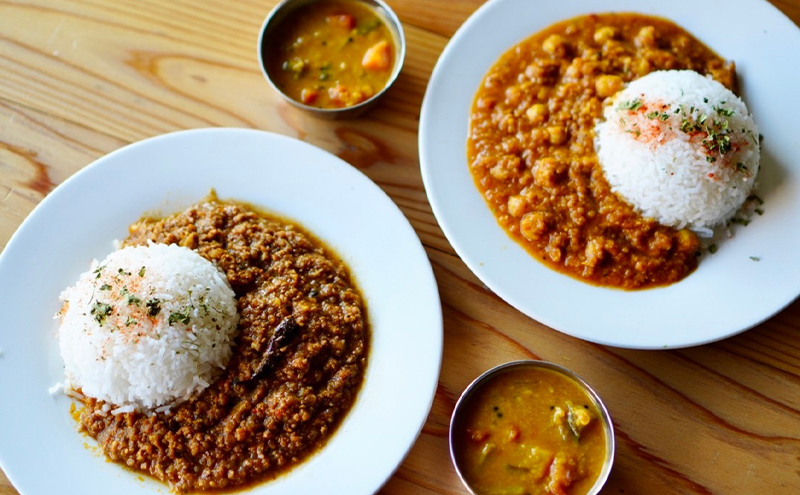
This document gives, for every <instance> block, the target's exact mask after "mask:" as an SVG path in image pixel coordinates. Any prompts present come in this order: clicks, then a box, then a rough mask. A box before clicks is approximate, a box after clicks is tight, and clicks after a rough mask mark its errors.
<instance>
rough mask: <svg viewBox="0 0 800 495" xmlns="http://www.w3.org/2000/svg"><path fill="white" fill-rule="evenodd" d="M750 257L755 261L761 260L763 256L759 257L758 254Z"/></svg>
mask: <svg viewBox="0 0 800 495" xmlns="http://www.w3.org/2000/svg"><path fill="white" fill-rule="evenodd" d="M750 259H751V260H753V261H761V258H759V257H758V256H750Z"/></svg>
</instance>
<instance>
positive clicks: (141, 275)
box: [139, 267, 144, 277]
mask: <svg viewBox="0 0 800 495" xmlns="http://www.w3.org/2000/svg"><path fill="white" fill-rule="evenodd" d="M139 276H140V277H144V267H141V268H139Z"/></svg>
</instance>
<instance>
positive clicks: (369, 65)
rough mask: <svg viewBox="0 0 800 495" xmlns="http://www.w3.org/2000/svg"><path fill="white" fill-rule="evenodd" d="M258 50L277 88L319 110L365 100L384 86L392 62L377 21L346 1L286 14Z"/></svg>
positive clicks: (390, 42) (387, 35)
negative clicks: (263, 56) (262, 54)
mask: <svg viewBox="0 0 800 495" xmlns="http://www.w3.org/2000/svg"><path fill="white" fill-rule="evenodd" d="M272 40H274V41H272ZM263 50H266V51H267V52H268V53H267V54H265V55H268V56H266V57H265V60H267V65H268V67H267V70H268V71H269V74H270V77H271V78H272V80H273V81H274V82H275V84H276V85H277V86H278V88H280V90H281V91H283V92H284V93H285V94H287V95H288V96H289V97H291V98H292V99H294V100H297V101H299V102H301V103H304V104H306V105H309V106H314V107H319V108H341V107H349V106H353V105H357V104H359V103H361V102H363V101H366V100H368V99H369V98H371V97H372V96H374V95H375V94H376V93H378V92H379V91H380V90H381V89H383V87H384V86H386V83H387V82H388V81H389V77H390V76H391V74H392V69H393V68H394V60H395V44H394V39H393V37H392V33H391V32H390V31H389V28H388V27H386V24H385V23H384V22H383V20H381V18H380V17H379V16H378V14H377V13H376V12H375V11H373V10H372V9H371V8H370V7H368V6H366V5H364V4H362V3H359V2H356V1H350V0H331V1H325V2H316V3H313V4H310V5H307V6H305V7H302V8H299V9H297V10H296V11H294V12H292V13H290V14H289V16H288V17H287V18H286V19H284V21H283V22H282V24H281V26H280V28H279V29H278V30H277V32H276V35H275V36H273V37H271V41H270V42H268V43H267V45H265V46H264V47H263Z"/></svg>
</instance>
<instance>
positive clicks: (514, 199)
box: [508, 195, 525, 218]
mask: <svg viewBox="0 0 800 495" xmlns="http://www.w3.org/2000/svg"><path fill="white" fill-rule="evenodd" d="M508 212H509V213H510V214H511V216H513V217H517V218H519V217H521V216H522V215H523V214H524V213H525V198H523V197H522V196H517V195H514V196H511V197H510V198H508Z"/></svg>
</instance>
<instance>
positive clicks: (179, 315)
mask: <svg viewBox="0 0 800 495" xmlns="http://www.w3.org/2000/svg"><path fill="white" fill-rule="evenodd" d="M174 323H183V324H184V325H188V324H189V310H188V309H184V310H183V312H180V311H175V312H174V313H170V315H169V324H170V325H172V324H174Z"/></svg>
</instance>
